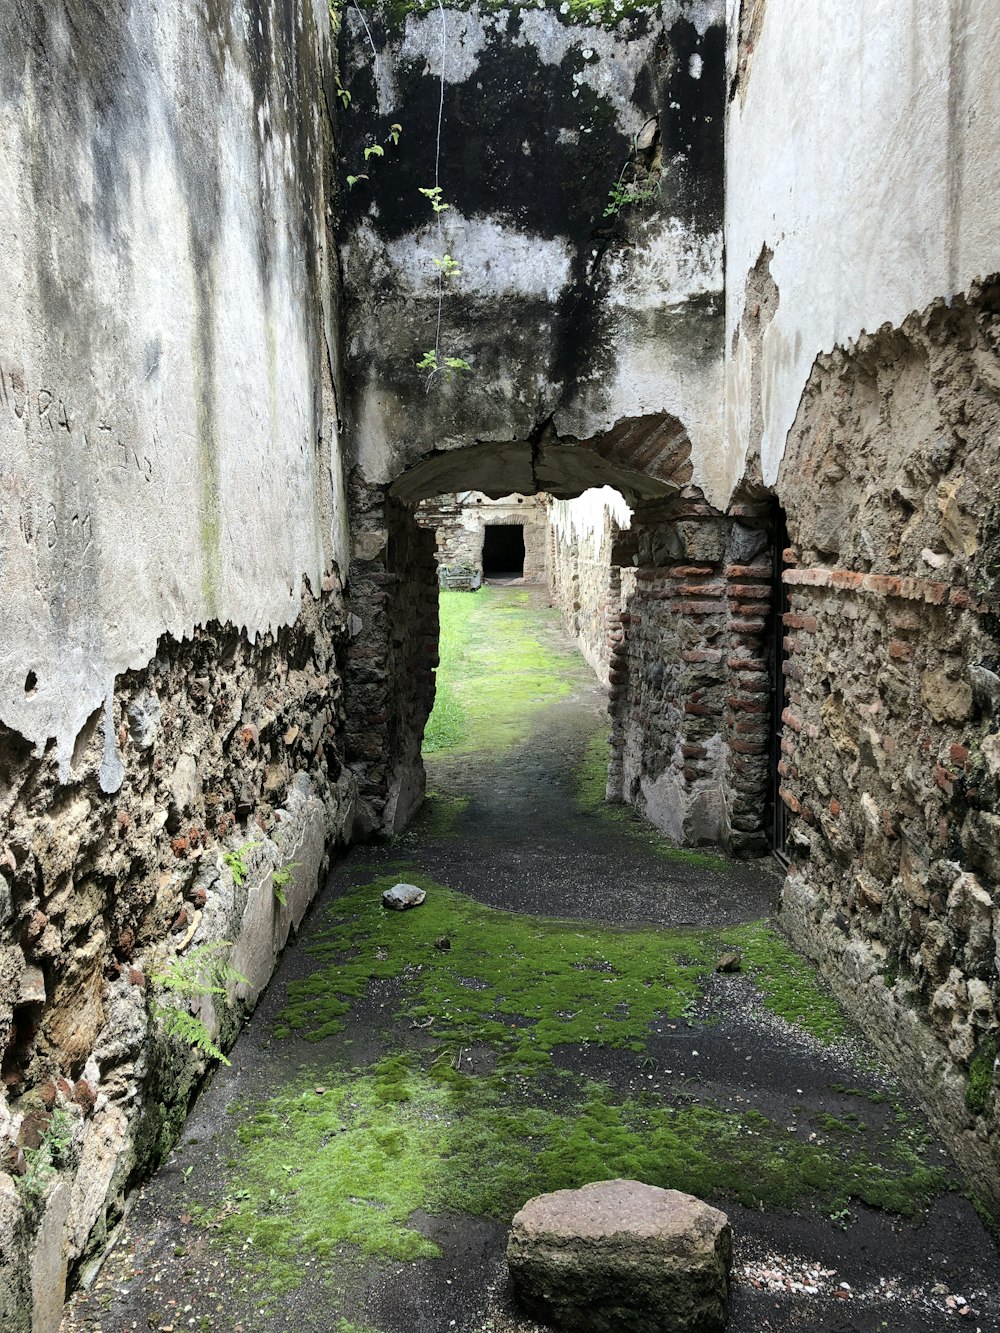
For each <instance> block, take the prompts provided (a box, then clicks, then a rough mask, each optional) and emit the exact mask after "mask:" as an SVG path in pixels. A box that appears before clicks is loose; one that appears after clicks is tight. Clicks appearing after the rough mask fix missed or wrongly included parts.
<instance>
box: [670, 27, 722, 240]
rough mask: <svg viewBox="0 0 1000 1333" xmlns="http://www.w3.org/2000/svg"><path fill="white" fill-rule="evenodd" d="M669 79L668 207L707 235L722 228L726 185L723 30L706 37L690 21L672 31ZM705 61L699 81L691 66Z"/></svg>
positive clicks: (712, 32) (711, 31) (706, 34)
mask: <svg viewBox="0 0 1000 1333" xmlns="http://www.w3.org/2000/svg"><path fill="white" fill-rule="evenodd" d="M669 47H670V51H671V53H672V60H671V70H670V75H669V77H668V79H667V81H666V86H665V88H664V93H663V97H664V101H663V107H662V111H661V118H660V133H661V136H662V144H663V164H664V176H665V186H664V203H665V206H666V205H669V208H670V211H671V212H674V213H676V215H677V216H678V217H679V218H681V220H682V221H683V222H685V223H686V224H687V225H688V226H690V227H692V228H694V229H696V230H697V231H699V232H701V233H703V234H709V233H712V232H716V231H718V230H719V229H720V228H721V227H722V221H723V203H724V198H723V195H724V181H725V161H724V152H725V97H726V83H725V78H726V36H725V30H724V29H723V28H722V27H721V26H715V27H711V28H708V29H707V30H706V32H705V35H704V37H700V36H699V35H698V31H697V29H696V28H695V27H694V25H693V24H692V23H690V22H689V21H688V20H687V19H678V21H677V22H676V23H675V24H674V25H673V27H672V28H671V29H670V34H669ZM696 58H697V59H700V60H701V73H700V76H699V77H698V78H695V77H693V75H692V73H691V67H692V60H695V59H696Z"/></svg>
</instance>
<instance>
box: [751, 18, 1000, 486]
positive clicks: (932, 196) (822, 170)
mask: <svg viewBox="0 0 1000 1333" xmlns="http://www.w3.org/2000/svg"><path fill="white" fill-rule="evenodd" d="M743 3H744V5H746V3H747V0H743ZM739 8H740V5H739V0H728V33H729V55H728V67H729V77H730V80H731V89H732V95H731V97H730V101H729V105H728V113H727V115H728V124H727V151H726V267H727V282H726V307H727V308H726V347H727V349H728V350H729V351H730V352H731V355H729V356H728V357H727V364H726V418H727V419H726V439H727V443H726V449H727V452H726V464H727V466H728V468H729V480H728V486H729V488H730V489H732V487H734V486H735V484H736V483H737V481H738V480H739V477H740V475H741V473H742V471H743V467H744V463H745V460H746V457H747V450H748V444H749V441H750V435H751V421H750V417H751V405H752V404H751V399H752V396H753V395H752V392H751V386H752V383H753V378H754V367H753V364H752V359H753V358H752V348H751V344H752V339H748V338H747V337H745V336H743V333H744V332H745V331H746V328H747V324H748V322H749V320H751V319H753V318H754V313H753V311H752V310H751V311H749V312H748V311H747V310H745V308H744V305H745V300H746V284H747V277H748V275H749V274H750V273H751V271H752V270H753V269H754V266H755V265H756V263H757V261H758V258H759V256H760V255H761V252H762V251H763V250H764V248H765V247H769V248H770V249H771V250H772V251H773V258H772V259H771V261H770V273H771V276H772V277H773V279H774V282H775V283H776V284H777V289H778V293H779V304H778V308H777V310H776V313H775V314H774V318H773V320H772V321H771V323H770V324H769V326H768V327H767V329H766V330H765V331H764V333H763V340H762V343H763V345H762V352H761V356H762V361H763V364H762V366H761V367H760V372H759V373H760V384H761V395H762V408H763V436H762V441H761V459H762V465H763V479H764V481H765V482H766V483H768V484H773V483H774V482H775V480H776V478H777V475H778V467H779V464H780V462H781V459H782V456H783V453H784V448H785V442H786V438H787V436H788V432H789V430H790V428H791V426H792V423H793V421H794V419H795V415H796V412H797V411H798V408H799V403H800V399H801V396H802V391H803V389H804V387H805V385H806V381H807V379H808V376H809V373H810V370H811V368H812V366H813V363H814V362H815V360H816V357H817V355H818V354H819V353H822V352H830V351H832V350H833V348H834V347H835V346H838V345H839V346H845V345H847V344H849V343H851V342H852V341H854V340H856V339H857V338H858V337H859V336H860V335H861V334H862V333H863V332H868V333H874V332H876V331H877V330H878V329H880V328H881V327H882V326H883V325H885V324H890V325H892V326H893V327H897V328H898V327H899V326H901V325H902V323H903V321H904V320H905V318H906V317H907V316H908V315H909V314H910V313H911V312H913V311H917V310H923V309H925V308H926V307H927V306H928V305H929V303H930V302H931V301H932V300H934V299H936V298H940V297H945V298H946V299H949V300H950V299H951V298H952V297H953V296H955V295H956V294H957V293H959V292H962V291H966V290H968V288H969V287H970V285H971V283H972V282H973V280H975V279H976V278H983V277H985V276H986V275H987V274H989V273H992V272H995V271H997V270H998V269H1000V230H998V228H997V225H996V199H997V195H998V191H1000V157H998V155H997V151H996V145H997V141H998V139H1000V78H998V76H997V70H998V69H1000V16H998V14H997V11H996V9H995V8H994V7H991V6H989V5H977V4H975V3H974V0H947V3H941V4H936V5H914V4H912V3H911V0H879V3H877V4H876V5H875V6H858V5H843V4H836V3H834V0H817V2H816V3H815V4H811V5H802V4H799V3H798V2H797V0H766V4H765V5H764V6H763V19H762V23H761V27H760V32H759V35H758V37H757V40H756V42H755V44H754V48H753V51H752V53H751V55H752V58H750V59H745V60H743V61H742V62H740V52H739V49H738V38H739V23H738V19H739ZM758 18H759V16H758ZM744 54H746V53H744ZM738 64H740V77H742V78H743V79H744V81H745V82H744V84H743V86H742V87H740V88H739V89H738V92H739V96H736V95H735V93H736V91H737V90H736V89H734V88H732V81H733V80H734V79H735V78H736V75H737V66H738Z"/></svg>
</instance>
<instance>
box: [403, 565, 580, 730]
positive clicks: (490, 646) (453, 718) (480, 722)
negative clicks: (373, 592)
mask: <svg viewBox="0 0 1000 1333" xmlns="http://www.w3.org/2000/svg"><path fill="white" fill-rule="evenodd" d="M438 612H439V619H440V626H441V629H440V643H439V654H440V659H441V660H440V665H439V666H438V670H437V691H436V694H435V699H434V709H433V712H432V713H431V716H430V718H429V720H428V723H427V728H426V730H425V732H424V742H423V753H424V754H425V755H436V754H441V755H448V754H467V753H470V752H472V751H498V750H499V751H502V750H505V749H508V748H510V746H512V745H515V744H517V743H518V742H519V741H522V740H524V739H526V738H527V737H528V736H530V735H531V732H532V727H533V723H534V718H535V715H536V714H537V713H538V712H539V711H540V710H541V709H542V708H545V707H546V706H547V705H548V704H551V703H554V702H555V701H556V700H557V699H560V698H562V697H563V696H565V695H566V694H568V693H569V692H570V690H571V689H572V688H573V687H574V685H583V684H587V685H589V684H591V683H592V677H591V675H590V674H589V668H588V667H587V665H586V663H585V662H584V661H583V659H582V658H581V657H580V655H579V653H577V652H576V651H575V649H573V648H572V647H570V646H569V645H563V644H562V643H560V642H559V641H558V639H557V637H556V634H555V633H553V635H552V638H551V640H548V639H547V638H546V636H545V633H544V629H545V627H546V626H548V625H551V627H552V629H553V631H555V630H556V629H557V627H558V624H559V620H558V614H557V613H556V612H554V611H551V610H548V609H544V608H538V607H533V606H532V605H531V598H530V595H529V594H528V593H527V592H524V591H523V590H512V589H509V588H491V587H484V588H480V590H479V591H478V592H476V593H467V592H455V591H453V590H451V589H448V588H442V589H441V591H440V593H439V601H438ZM539 626H541V627H542V633H541V634H539Z"/></svg>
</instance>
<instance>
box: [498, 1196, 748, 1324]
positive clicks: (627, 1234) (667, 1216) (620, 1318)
mask: <svg viewBox="0 0 1000 1333" xmlns="http://www.w3.org/2000/svg"><path fill="white" fill-rule="evenodd" d="M507 1262H508V1264H509V1266H510V1273H511V1279H512V1281H513V1284H514V1289H515V1292H516V1293H517V1297H518V1299H519V1300H520V1301H521V1303H522V1304H523V1305H524V1306H526V1307H527V1308H528V1309H529V1310H530V1311H532V1312H533V1313H535V1314H538V1315H540V1316H541V1317H542V1318H544V1319H547V1320H549V1321H551V1322H552V1323H554V1324H556V1325H557V1327H560V1328H565V1329H572V1330H574V1333H713V1331H714V1330H719V1329H723V1328H725V1325H726V1320H727V1319H728V1317H729V1267H730V1264H731V1262H732V1237H731V1233H730V1230H729V1221H728V1219H727V1217H726V1215H725V1213H720V1212H719V1211H718V1209H716V1208H710V1207H709V1206H708V1204H705V1203H702V1202H701V1200H700V1199H695V1198H693V1197H692V1196H691V1195H690V1194H681V1193H680V1192H679V1191H678V1190H664V1189H658V1188H657V1187H656V1186H653V1185H643V1184H640V1183H639V1182H638V1181H635V1180H607V1181H601V1182H598V1183H596V1184H593V1185H585V1186H584V1187H583V1188H582V1189H578V1190H557V1191H556V1192H555V1193H554V1194H542V1195H539V1196H538V1197H537V1198H535V1199H529V1201H528V1202H527V1203H526V1204H525V1205H524V1207H523V1208H522V1209H521V1211H520V1212H519V1213H518V1214H517V1215H516V1216H515V1218H514V1222H513V1228H512V1231H511V1236H510V1240H509V1242H508V1245H507Z"/></svg>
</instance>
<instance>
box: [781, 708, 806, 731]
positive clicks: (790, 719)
mask: <svg viewBox="0 0 1000 1333" xmlns="http://www.w3.org/2000/svg"><path fill="white" fill-rule="evenodd" d="M781 720H782V722H783V723H784V725H785V726H786V727H791V729H792V731H801V730H802V722H801V720H800V719H799V718H797V717H796V716H795V714H794V713H793V712H792V710H791V709H790V708H785V709H783V710H782V714H781Z"/></svg>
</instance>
